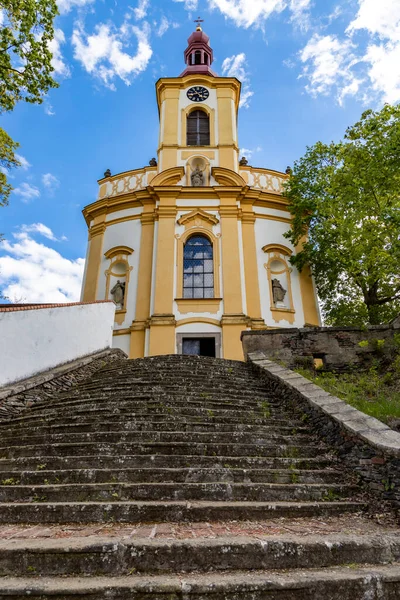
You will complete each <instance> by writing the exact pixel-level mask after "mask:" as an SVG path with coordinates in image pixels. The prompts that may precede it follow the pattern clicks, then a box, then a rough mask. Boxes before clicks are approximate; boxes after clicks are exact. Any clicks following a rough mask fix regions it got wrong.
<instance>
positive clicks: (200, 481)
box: [0, 356, 400, 600]
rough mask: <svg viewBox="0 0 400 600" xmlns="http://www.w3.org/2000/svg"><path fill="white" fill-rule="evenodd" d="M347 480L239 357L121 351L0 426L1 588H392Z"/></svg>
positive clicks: (95, 594)
mask: <svg viewBox="0 0 400 600" xmlns="http://www.w3.org/2000/svg"><path fill="white" fill-rule="evenodd" d="M360 492H361V490H360V489H359V488H358V486H357V485H356V484H355V482H354V479H353V478H352V477H351V476H349V475H348V474H346V473H344V472H343V469H342V468H341V465H338V464H337V462H336V459H335V457H334V456H333V455H332V454H331V453H330V452H329V448H326V447H325V446H324V444H323V443H321V442H320V441H319V440H318V439H317V438H316V437H315V436H313V435H312V433H311V431H310V430H309V429H308V428H307V425H306V423H305V422H303V421H302V420H301V419H299V418H298V417H296V416H295V415H293V414H291V413H290V412H289V410H288V409H287V408H285V406H283V405H282V402H281V401H278V400H276V399H274V398H273V397H270V396H269V395H268V394H267V393H266V391H265V388H264V386H263V384H262V381H261V380H260V379H259V378H258V377H257V376H256V375H255V374H254V373H253V372H252V370H251V368H250V367H249V366H248V365H246V364H244V363H239V362H234V361H224V360H218V359H212V358H205V357H184V356H164V357H154V358H150V359H143V360H135V361H127V360H120V361H117V362H115V363H114V364H113V365H112V366H111V367H108V368H105V369H103V370H102V371H98V372H96V373H95V374H94V375H93V376H92V377H91V378H89V379H87V380H86V381H84V382H82V383H81V384H80V385H78V386H76V387H74V388H72V389H71V390H70V391H69V392H68V393H61V394H57V395H55V396H54V399H53V400H52V401H46V402H41V403H40V402H39V403H37V404H36V405H35V406H33V407H32V408H30V409H27V410H26V411H25V412H24V413H23V414H21V415H20V416H18V417H16V418H14V419H12V420H10V421H8V422H3V423H1V424H0V598H14V599H18V598H27V597H29V598H36V599H39V598H40V599H45V598H46V599H47V598H50V597H51V598H57V599H59V600H61V599H64V598H65V599H67V598H68V599H69V600H71V599H77V598H96V599H98V598H112V599H114V598H115V599H117V598H118V599H119V598H121V599H122V598H130V599H135V600H139V599H140V600H142V599H148V600H150V599H151V600H154V599H163V600H175V599H176V600H177V599H188V600H189V599H196V600H201V599H207V600H220V599H225V598H229V599H230V600H239V599H240V600H242V599H244V598H245V599H249V600H250V599H251V600H259V599H269V600H295V599H296V600H298V599H299V600H301V599H306V598H307V599H311V600H317V599H320V598H326V600H336V599H337V600H339V598H340V600H350V599H351V600H358V599H360V600H378V599H379V600H386V599H388V600H394V599H395V598H396V599H398V598H400V565H399V564H397V561H400V537H399V535H398V531H397V529H396V528H394V527H393V526H392V524H390V525H388V524H387V523H383V524H378V523H376V522H375V521H373V520H370V519H368V518H367V517H366V516H364V515H363V511H365V509H366V508H367V506H366V503H365V500H364V498H365V494H360Z"/></svg>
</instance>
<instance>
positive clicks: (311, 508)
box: [0, 500, 366, 524]
mask: <svg viewBox="0 0 400 600" xmlns="http://www.w3.org/2000/svg"><path fill="white" fill-rule="evenodd" d="M365 508H366V505H365V504H363V503H361V502H352V501H340V502H339V501H338V502H330V501H326V502H299V501H296V502H226V501H225V502H217V501H215V502H207V501H191V502H188V501H180V500H175V501H164V502H162V501H141V502H139V501H132V502H118V501H115V502H58V503H48V502H46V501H43V502H39V503H37V502H31V503H20V502H18V503H17V502H15V503H0V523H60V524H61V523H110V522H111V523H140V522H141V523H146V522H154V523H162V522H168V521H169V522H172V521H174V522H179V521H189V522H199V521H202V522H205V521H223V520H227V521H229V520H236V521H239V520H240V521H243V520H246V521H251V520H255V519H269V518H271V517H273V518H275V519H276V518H284V517H295V518H299V517H317V516H321V515H334V514H342V513H346V512H359V511H361V510H364V509H365Z"/></svg>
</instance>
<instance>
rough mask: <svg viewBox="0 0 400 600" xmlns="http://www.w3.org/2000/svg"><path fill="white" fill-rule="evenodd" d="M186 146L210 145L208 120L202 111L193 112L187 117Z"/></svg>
mask: <svg viewBox="0 0 400 600" xmlns="http://www.w3.org/2000/svg"><path fill="white" fill-rule="evenodd" d="M187 145H188V146H209V145H210V119H209V117H208V114H207V113H206V112H204V110H194V111H192V112H191V113H190V114H189V115H188V117H187Z"/></svg>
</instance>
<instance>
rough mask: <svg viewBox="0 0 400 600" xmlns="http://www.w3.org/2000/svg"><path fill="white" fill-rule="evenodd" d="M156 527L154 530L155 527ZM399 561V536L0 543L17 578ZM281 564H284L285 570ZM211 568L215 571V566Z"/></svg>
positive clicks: (0, 570)
mask: <svg viewBox="0 0 400 600" xmlns="http://www.w3.org/2000/svg"><path fill="white" fill-rule="evenodd" d="M155 529H156V528H155ZM399 560H400V539H399V536H398V535H397V536H395V535H392V536H390V535H387V536H384V537H380V536H376V535H375V536H369V535H364V536H357V535H334V536H329V541H328V540H327V539H326V536H320V535H315V536H311V537H310V538H304V537H301V536H295V535H294V536H293V535H280V536H268V537H262V538H260V539H254V538H249V537H241V538H235V537H220V538H218V539H209V538H198V539H194V540H193V539H192V540H191V539H185V540H170V539H148V538H147V539H146V538H144V539H140V538H138V539H134V540H132V539H131V540H129V539H128V540H126V539H125V540H124V539H122V540H121V539H111V540H110V538H107V537H101V535H100V536H93V537H90V538H89V539H88V538H69V539H51V540H46V539H40V540H35V539H31V540H29V539H28V540H18V539H17V540H5V541H0V577H10V576H14V575H17V574H20V575H24V576H29V574H31V575H33V574H34V575H36V576H38V575H40V577H54V576H69V577H70V576H86V577H87V576H104V575H111V576H113V577H115V576H122V575H127V574H129V573H132V572H134V573H135V574H138V575H140V574H152V575H159V574H163V573H182V574H183V573H189V574H190V573H193V572H197V573H207V572H209V571H210V570H214V569H215V570H218V571H222V572H225V573H226V572H228V571H237V570H244V569H247V570H249V571H250V572H252V571H256V570H261V569H271V570H274V571H279V570H281V569H285V570H287V569H319V568H323V567H325V568H326V567H333V566H343V565H354V563H355V562H356V563H358V564H362V563H364V564H374V565H383V564H389V563H396V562H398V561H399ZM283 565H284V566H283ZM213 567H214V568H213Z"/></svg>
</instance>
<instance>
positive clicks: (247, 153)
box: [240, 146, 262, 159]
mask: <svg viewBox="0 0 400 600" xmlns="http://www.w3.org/2000/svg"><path fill="white" fill-rule="evenodd" d="M257 152H262V147H261V146H257V147H256V148H240V155H241V156H244V157H245V158H247V159H250V158H251V157H252V156H253V154H256V153H257Z"/></svg>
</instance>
